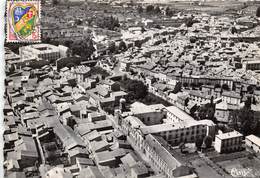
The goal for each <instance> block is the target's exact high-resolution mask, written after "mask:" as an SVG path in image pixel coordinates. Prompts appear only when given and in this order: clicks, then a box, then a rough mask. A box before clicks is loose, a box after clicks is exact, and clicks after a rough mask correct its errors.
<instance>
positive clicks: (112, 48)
mask: <svg viewBox="0 0 260 178" xmlns="http://www.w3.org/2000/svg"><path fill="white" fill-rule="evenodd" d="M108 50H109V52H110V53H114V52H115V51H116V43H115V42H113V41H112V42H109V44H108Z"/></svg>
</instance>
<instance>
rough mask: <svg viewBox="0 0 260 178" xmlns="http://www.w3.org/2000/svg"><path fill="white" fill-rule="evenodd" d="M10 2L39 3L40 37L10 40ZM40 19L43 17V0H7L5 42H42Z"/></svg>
mask: <svg viewBox="0 0 260 178" xmlns="http://www.w3.org/2000/svg"><path fill="white" fill-rule="evenodd" d="M8 2H37V3H38V5H39V6H38V7H39V10H38V19H39V24H38V25H39V27H38V28H39V33H38V37H39V39H38V40H29V39H28V40H26V39H25V40H10V39H8V34H9V33H10V31H9V30H10V29H9V21H8V18H9V17H8ZM40 19H41V0H7V1H6V3H5V28H6V30H5V42H7V43H41V36H42V34H41V22H40Z"/></svg>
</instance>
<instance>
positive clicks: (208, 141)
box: [203, 135, 213, 148]
mask: <svg viewBox="0 0 260 178" xmlns="http://www.w3.org/2000/svg"><path fill="white" fill-rule="evenodd" d="M212 141H213V139H212V137H211V136H209V135H207V136H205V137H204V139H203V143H204V144H205V146H206V148H210V147H211V145H212Z"/></svg>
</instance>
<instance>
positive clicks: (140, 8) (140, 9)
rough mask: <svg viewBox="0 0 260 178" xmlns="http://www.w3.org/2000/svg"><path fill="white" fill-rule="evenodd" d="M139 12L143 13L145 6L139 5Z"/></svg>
mask: <svg viewBox="0 0 260 178" xmlns="http://www.w3.org/2000/svg"><path fill="white" fill-rule="evenodd" d="M137 12H138V13H139V14H141V13H143V12H144V9H143V6H141V5H139V6H138V7H137Z"/></svg>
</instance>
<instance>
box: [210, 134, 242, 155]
mask: <svg viewBox="0 0 260 178" xmlns="http://www.w3.org/2000/svg"><path fill="white" fill-rule="evenodd" d="M242 140H243V135H242V134H241V133H239V132H237V131H233V132H228V133H222V134H218V135H216V137H215V145H214V147H215V150H216V151H217V152H219V153H226V152H235V151H240V150H242Z"/></svg>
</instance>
